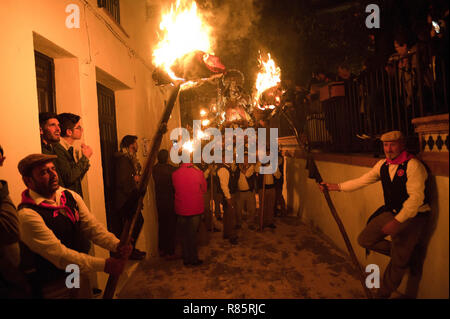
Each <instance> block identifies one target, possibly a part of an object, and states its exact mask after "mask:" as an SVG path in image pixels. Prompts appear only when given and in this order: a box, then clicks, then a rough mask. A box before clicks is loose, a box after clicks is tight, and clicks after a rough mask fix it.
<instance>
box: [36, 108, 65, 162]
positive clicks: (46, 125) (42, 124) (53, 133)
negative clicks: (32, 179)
mask: <svg viewBox="0 0 450 319" xmlns="http://www.w3.org/2000/svg"><path fill="white" fill-rule="evenodd" d="M39 130H40V134H41V148H42V153H43V154H49V155H55V149H54V146H55V145H56V144H58V143H59V140H60V134H61V128H60V127H59V121H58V117H57V115H56V114H55V113H51V112H42V113H39Z"/></svg>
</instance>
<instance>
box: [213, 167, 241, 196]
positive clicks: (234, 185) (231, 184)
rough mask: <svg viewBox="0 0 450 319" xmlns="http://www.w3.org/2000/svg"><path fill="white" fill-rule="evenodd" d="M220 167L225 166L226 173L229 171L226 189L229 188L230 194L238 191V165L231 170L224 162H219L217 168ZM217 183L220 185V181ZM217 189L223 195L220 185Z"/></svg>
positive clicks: (239, 172)
mask: <svg viewBox="0 0 450 319" xmlns="http://www.w3.org/2000/svg"><path fill="white" fill-rule="evenodd" d="M222 167H223V168H225V169H226V170H227V171H228V173H230V178H229V180H228V189H229V190H230V194H235V193H237V192H238V191H239V188H238V183H239V176H240V174H241V171H240V170H239V167H237V168H236V170H235V171H234V172H233V171H232V170H231V167H228V166H226V165H224V164H219V166H218V170H219V169H220V168H222ZM218 170H217V171H218ZM219 185H220V181H219ZM219 191H220V193H221V194H222V195H224V193H223V190H222V186H220V187H219Z"/></svg>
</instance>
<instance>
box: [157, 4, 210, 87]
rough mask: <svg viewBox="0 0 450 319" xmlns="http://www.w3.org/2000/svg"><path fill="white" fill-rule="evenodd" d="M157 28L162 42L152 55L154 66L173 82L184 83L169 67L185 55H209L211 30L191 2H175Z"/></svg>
mask: <svg viewBox="0 0 450 319" xmlns="http://www.w3.org/2000/svg"><path fill="white" fill-rule="evenodd" d="M159 27H160V29H161V30H162V33H163V38H162V40H161V41H160V42H159V43H158V44H157V45H156V48H155V50H154V51H153V63H154V64H155V66H156V67H159V68H161V69H163V70H164V71H165V72H167V74H168V75H169V76H170V77H171V78H172V79H174V80H183V79H181V78H178V77H177V76H176V75H175V73H174V72H173V71H172V69H171V67H172V66H173V65H174V64H175V61H176V60H177V59H179V58H181V57H183V56H185V55H186V54H188V53H191V52H194V51H197V50H199V51H203V52H210V51H211V43H210V33H211V27H210V26H208V25H207V24H206V23H205V22H204V20H203V19H202V16H201V15H200V14H199V13H198V12H197V4H196V3H195V1H193V0H177V3H176V5H175V7H174V5H173V4H172V6H171V8H170V11H169V12H167V13H165V14H163V16H162V21H161V23H160V25H159ZM211 54H212V53H211Z"/></svg>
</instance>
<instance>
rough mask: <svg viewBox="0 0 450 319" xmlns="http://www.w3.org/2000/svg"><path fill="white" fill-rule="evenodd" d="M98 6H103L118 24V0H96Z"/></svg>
mask: <svg viewBox="0 0 450 319" xmlns="http://www.w3.org/2000/svg"><path fill="white" fill-rule="evenodd" d="M97 4H98V7H99V8H105V10H106V11H108V12H109V13H110V14H111V16H112V17H113V18H114V20H116V21H117V23H119V24H120V1H119V0H97Z"/></svg>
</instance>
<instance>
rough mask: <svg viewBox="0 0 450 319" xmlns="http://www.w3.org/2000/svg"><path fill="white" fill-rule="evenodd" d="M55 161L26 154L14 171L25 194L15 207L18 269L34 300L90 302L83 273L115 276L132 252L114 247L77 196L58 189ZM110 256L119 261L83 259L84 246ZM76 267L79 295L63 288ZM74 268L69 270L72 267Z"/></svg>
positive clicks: (110, 236) (112, 238)
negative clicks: (79, 299)
mask: <svg viewBox="0 0 450 319" xmlns="http://www.w3.org/2000/svg"><path fill="white" fill-rule="evenodd" d="M55 158H56V156H54V155H46V154H31V155H28V156H27V157H25V158H24V159H22V160H21V161H20V162H19V165H18V168H19V172H20V174H21V175H22V179H23V181H24V183H25V185H26V186H27V189H26V190H25V191H24V192H23V193H22V201H21V203H20V205H19V207H18V209H19V210H18V214H19V220H20V239H21V244H22V248H23V251H22V253H23V254H22V255H23V258H22V265H21V266H22V269H23V270H24V271H25V272H26V273H27V275H28V278H29V280H30V284H31V286H32V289H33V294H34V296H35V297H43V298H77V297H83V298H86V297H90V292H91V291H92V290H91V289H90V287H89V283H88V282H87V279H86V278H87V277H86V276H85V274H86V273H87V272H97V271H104V272H106V273H109V274H114V275H119V274H120V273H121V272H122V271H123V268H124V263H125V261H124V259H125V258H126V257H128V256H129V254H130V253H131V249H132V248H131V246H119V240H118V239H117V238H116V237H115V236H114V235H113V234H112V233H109V232H108V231H107V230H106V228H105V227H104V226H103V225H102V224H100V223H99V222H98V221H97V220H96V219H95V217H94V216H93V215H92V214H91V213H90V212H89V209H88V208H87V207H86V204H85V203H84V201H83V200H82V198H81V197H80V195H78V194H77V193H76V192H74V191H71V190H68V189H65V188H63V187H60V186H59V183H58V182H59V180H58V174H57V173H56V169H55V165H54V164H53V160H54V159H55ZM87 240H92V241H93V242H94V243H95V244H97V245H99V246H101V247H103V248H105V249H108V250H110V251H113V252H118V254H119V256H120V257H122V258H121V259H118V258H108V259H104V258H100V257H94V256H90V255H88V254H87V251H85V248H86V241H87ZM68 265H76V266H77V267H78V268H79V271H80V273H81V276H80V280H79V283H80V286H79V287H78V288H79V289H69V288H68V287H67V276H68V275H69V274H70V272H69V273H66V267H67V266H68ZM72 267H73V266H72Z"/></svg>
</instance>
